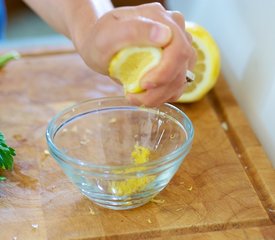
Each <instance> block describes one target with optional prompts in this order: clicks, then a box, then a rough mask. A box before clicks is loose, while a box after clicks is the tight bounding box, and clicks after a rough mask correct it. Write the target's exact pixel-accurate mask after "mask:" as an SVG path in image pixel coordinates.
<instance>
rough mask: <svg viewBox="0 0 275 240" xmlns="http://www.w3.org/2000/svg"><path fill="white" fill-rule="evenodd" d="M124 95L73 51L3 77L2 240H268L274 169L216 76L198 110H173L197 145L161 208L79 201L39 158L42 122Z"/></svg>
mask: <svg viewBox="0 0 275 240" xmlns="http://www.w3.org/2000/svg"><path fill="white" fill-rule="evenodd" d="M122 94H123V91H122V89H121V87H120V86H118V85H117V84H115V83H113V82H112V81H111V80H109V79H108V78H107V77H103V76H101V75H98V74H96V73H94V72H92V71H91V70H90V69H88V67H86V66H85V64H84V63H83V62H82V60H81V59H80V58H79V56H77V55H76V54H73V53H62V54H61V53H60V52H59V53H58V54H53V53H51V54H47V52H45V54H42V53H40V54H34V55H32V54H29V55H28V54H26V55H25V57H23V58H22V59H20V60H18V61H14V62H11V63H9V64H8V65H7V66H6V67H5V68H4V69H3V70H1V71H0V113H1V115H0V129H1V130H2V131H3V132H4V133H5V135H6V138H7V141H8V143H9V145H11V146H13V147H14V148H15V149H16V151H17V156H16V158H15V167H14V170H13V171H12V172H1V174H3V175H5V176H6V177H7V178H8V180H7V181H5V182H0V216H1V218H0V239H1V240H2V239H3V240H5V239H18V240H19V239H28V240H31V239H35V240H37V239H172V240H173V239H182V237H183V236H184V239H206V240H208V239H275V238H274V235H275V230H274V222H273V221H274V199H275V197H274V196H275V190H274V186H275V178H274V177H275V176H274V175H275V174H274V169H272V166H271V164H270V162H269V160H268V158H267V157H266V155H265V153H264V151H263V148H262V146H261V145H260V143H259V141H258V140H257V138H256V137H255V135H254V133H253V132H252V130H251V128H250V127H249V124H248V122H247V120H246V119H245V117H244V115H243V113H242V112H241V110H240V108H239V107H238V105H237V103H236V101H235V100H234V98H233V97H232V95H231V93H230V91H229V89H228V87H227V85H226V84H225V82H224V80H223V79H222V78H220V80H219V83H218V84H217V86H216V88H215V89H214V90H213V91H212V92H210V93H209V94H208V96H207V97H205V98H204V99H203V100H201V101H200V102H197V103H193V104H176V105H177V106H178V107H179V108H181V109H182V110H183V111H184V112H186V113H187V115H188V116H189V117H190V118H191V120H192V122H193V124H194V128H195V139H194V144H193V148H192V150H191V152H190V154H189V155H188V156H187V158H186V160H185V161H184V162H183V164H182V166H181V168H180V169H179V171H178V172H177V173H176V175H175V176H174V178H173V179H172V181H171V182H170V184H169V185H168V186H167V187H166V188H165V189H164V190H163V191H162V192H161V193H160V194H159V195H158V196H157V199H160V200H164V203H154V202H150V203H148V204H146V205H145V206H142V207H139V208H137V209H133V210H127V211H114V210H108V209H103V208H101V207H98V206H96V205H95V204H93V203H92V202H91V201H90V200H88V199H87V198H86V197H85V196H83V195H82V194H81V193H80V192H79V191H78V190H77V189H76V188H75V187H74V186H73V185H72V184H71V183H70V182H69V180H68V179H67V178H66V177H65V175H64V174H63V172H62V170H61V169H60V167H59V166H58V165H57V163H56V162H55V160H54V159H53V158H52V157H50V156H48V155H47V154H45V152H44V150H45V149H47V146H46V141H45V131H46V127H47V124H48V122H49V120H50V119H51V118H52V117H53V116H54V114H56V113H57V112H58V111H60V110H61V109H63V108H64V107H67V106H69V105H71V104H72V103H75V102H78V101H82V100H85V99H88V98H97V97H103V96H114V95H122ZM227 127H228V128H227Z"/></svg>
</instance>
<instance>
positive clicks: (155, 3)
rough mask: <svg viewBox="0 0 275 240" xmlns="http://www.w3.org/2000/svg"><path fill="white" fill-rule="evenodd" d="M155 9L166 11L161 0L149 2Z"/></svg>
mask: <svg viewBox="0 0 275 240" xmlns="http://www.w3.org/2000/svg"><path fill="white" fill-rule="evenodd" d="M148 5H149V6H150V7H152V8H153V9H154V10H158V11H165V8H164V7H163V6H162V5H161V4H160V3H159V2H153V3H149V4H148Z"/></svg>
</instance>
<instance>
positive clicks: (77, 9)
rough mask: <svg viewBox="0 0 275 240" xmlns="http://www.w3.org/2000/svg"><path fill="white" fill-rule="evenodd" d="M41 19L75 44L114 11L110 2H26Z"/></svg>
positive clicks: (106, 0) (103, 0)
mask: <svg viewBox="0 0 275 240" xmlns="http://www.w3.org/2000/svg"><path fill="white" fill-rule="evenodd" d="M24 2H25V3H26V4H28V5H29V6H30V7H31V8H32V9H33V10H34V11H35V12H36V13H38V14H39V16H40V17H42V18H43V19H44V21H45V22H47V23H48V24H49V25H50V26H52V27H53V28H54V29H55V30H56V31H58V32H59V33H62V34H64V35H65V36H67V37H68V38H70V39H71V40H72V41H73V42H77V41H78V39H77V36H79V35H82V32H83V31H85V29H88V28H90V27H92V26H93V25H94V23H95V22H96V20H97V19H98V18H100V17H101V16H102V15H103V14H105V13H106V12H108V11H110V10H112V9H113V5H112V3H111V1H110V0H99V1H98V0H96V1H93V0H80V1H79V0H58V1H57V0H24Z"/></svg>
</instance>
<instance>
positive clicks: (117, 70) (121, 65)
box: [109, 22, 220, 102]
mask: <svg viewBox="0 0 275 240" xmlns="http://www.w3.org/2000/svg"><path fill="white" fill-rule="evenodd" d="M186 31H187V32H189V33H190V34H191V35H192V37H193V43H192V45H193V47H194V48H195V50H196V52H197V62H196V65H195V68H194V70H193V72H194V74H195V76H196V77H195V80H194V81H193V82H192V83H191V84H188V86H187V88H186V89H185V92H184V93H183V94H182V96H181V97H180V98H179V99H178V100H177V101H178V102H194V101H198V100H200V99H201V98H202V97H203V96H204V95H205V94H206V93H207V92H208V91H209V90H210V89H211V88H213V86H214V85H215V83H216V81H217V78H218V75H219V71H220V55H219V49H218V47H217V44H216V43H215V41H214V40H213V38H212V37H211V35H210V34H209V33H208V32H207V31H206V30H205V29H204V28H202V27H201V26H199V25H197V24H195V23H190V22H187V23H186ZM162 51H163V50H162V49H161V48H155V47H127V48H124V49H122V50H121V51H120V52H118V53H117V54H116V55H115V56H114V57H113V58H112V59H111V62H110V65H109V74H110V76H111V77H113V78H116V79H118V80H119V81H120V82H121V83H122V84H123V87H124V89H125V92H127V93H139V92H142V91H143V89H142V88H141V86H140V81H141V79H142V77H143V76H144V75H145V73H147V72H148V71H150V70H151V69H153V68H155V67H157V65H158V64H159V63H160V61H161V57H162Z"/></svg>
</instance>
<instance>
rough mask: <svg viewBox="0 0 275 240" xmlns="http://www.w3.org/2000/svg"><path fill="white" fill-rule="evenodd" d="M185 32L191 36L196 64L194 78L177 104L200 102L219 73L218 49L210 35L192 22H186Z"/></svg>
mask: <svg viewBox="0 0 275 240" xmlns="http://www.w3.org/2000/svg"><path fill="white" fill-rule="evenodd" d="M186 31H187V32H189V33H190V34H191V35H192V38H193V43H192V45H193V47H194V49H195V50H196V53H197V62H196V65H195V67H194V69H193V72H194V73H195V76H196V77H195V81H193V82H192V83H191V84H189V85H188V86H187V88H186V89H185V91H184V93H183V94H182V96H181V97H180V98H179V99H178V100H177V102H194V101H198V100H200V99H201V98H202V97H203V96H205V94H206V93H207V92H209V90H210V89H212V88H213V87H214V85H215V83H216V82H217V79H218V76H219V72H220V52H219V48H218V46H217V44H216V42H215V41H214V39H213V38H212V36H211V35H210V33H209V32H207V30H206V29H205V28H203V27H201V26H199V25H198V24H195V23H192V22H186Z"/></svg>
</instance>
